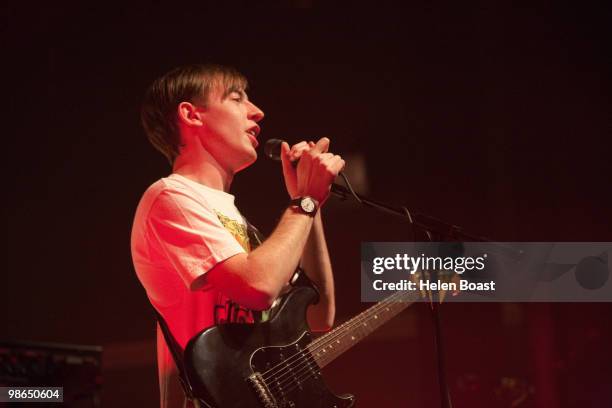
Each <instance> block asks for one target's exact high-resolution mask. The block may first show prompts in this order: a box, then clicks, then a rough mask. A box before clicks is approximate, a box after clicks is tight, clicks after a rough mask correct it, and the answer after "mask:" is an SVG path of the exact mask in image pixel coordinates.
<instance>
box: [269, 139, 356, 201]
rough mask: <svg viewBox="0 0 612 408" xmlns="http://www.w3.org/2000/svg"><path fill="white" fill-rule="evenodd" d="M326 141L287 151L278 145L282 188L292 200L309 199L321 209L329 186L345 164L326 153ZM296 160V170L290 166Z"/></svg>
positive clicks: (286, 146)
mask: <svg viewBox="0 0 612 408" xmlns="http://www.w3.org/2000/svg"><path fill="white" fill-rule="evenodd" d="M328 149H329V139H328V138H326V137H324V138H321V139H319V141H318V142H317V143H316V144H315V143H313V142H308V143H306V142H300V143H297V144H296V145H294V146H293V147H291V148H289V145H288V144H287V143H284V142H283V144H282V145H281V160H282V162H283V174H284V176H285V185H286V186H287V192H288V193H289V196H290V197H291V198H296V197H303V196H310V197H312V198H314V199H315V200H317V201H318V202H319V205H323V203H324V202H325V200H327V198H328V197H329V191H330V186H331V183H332V182H333V181H334V179H335V178H336V176H337V175H338V173H339V172H340V171H341V170H342V169H343V168H344V165H345V163H344V160H342V158H341V157H340V156H338V155H334V154H333V153H330V152H328ZM296 160H299V164H298V166H297V168H294V167H293V165H292V162H294V161H296Z"/></svg>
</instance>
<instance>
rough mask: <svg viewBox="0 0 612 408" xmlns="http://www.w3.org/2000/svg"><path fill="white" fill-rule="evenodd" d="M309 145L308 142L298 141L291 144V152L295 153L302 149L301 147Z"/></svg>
mask: <svg viewBox="0 0 612 408" xmlns="http://www.w3.org/2000/svg"><path fill="white" fill-rule="evenodd" d="M305 146H308V143H306V142H300V143H296V144H294V145H293V146H291V154H293V153H294V152H296V151H298V150H300V149H301V148H303V147H305Z"/></svg>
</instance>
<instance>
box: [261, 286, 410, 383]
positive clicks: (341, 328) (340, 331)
mask: <svg viewBox="0 0 612 408" xmlns="http://www.w3.org/2000/svg"><path fill="white" fill-rule="evenodd" d="M398 293H399V292H396V293H395V294H393V295H391V296H389V297H388V298H386V299H385V300H383V301H382V302H380V303H379V304H377V305H376V306H374V307H372V308H369V309H366V310H364V311H363V312H361V313H359V314H358V315H357V316H355V317H354V318H353V319H350V320H347V321H346V322H344V323H342V324H341V325H340V326H338V327H337V328H336V329H335V330H334V332H335V333H334V335H332V336H331V337H332V338H334V339H335V338H336V337H338V334H344V331H345V330H346V329H347V328H348V326H349V325H351V324H352V323H354V322H355V321H357V320H359V318H360V317H363V316H362V315H365V314H366V313H367V312H369V311H371V310H372V309H374V308H376V307H378V306H381V305H382V304H385V305H386V304H387V303H388V302H387V301H390V300H391V298H393V297H395V296H396V295H397V294H398ZM353 326H354V325H353ZM327 340H328V338H327V336H325V335H324V336H321V337H319V338H318V339H316V340H314V341H312V342H310V343H309V346H315V347H316V346H317V345H318V344H319V343H321V342H322V341H326V342H327V343H330V341H327ZM300 355H301V353H299V352H298V353H295V354H293V355H291V356H290V357H288V358H287V359H286V360H283V361H282V362H280V363H278V364H276V365H275V366H273V367H271V368H269V369H268V370H266V371H264V372H263V373H261V375H262V377H264V378H265V377H266V376H268V375H269V374H270V373H271V372H272V371H275V370H276V369H277V368H279V367H281V368H284V367H285V366H286V365H287V364H292V362H291V360H292V359H294V358H298V357H300Z"/></svg>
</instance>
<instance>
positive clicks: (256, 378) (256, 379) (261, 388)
mask: <svg viewBox="0 0 612 408" xmlns="http://www.w3.org/2000/svg"><path fill="white" fill-rule="evenodd" d="M247 382H248V383H249V384H250V385H251V388H253V391H255V394H256V395H257V399H258V400H259V402H261V404H262V407H264V408H279V406H278V404H277V403H276V400H275V399H274V397H273V396H272V393H271V392H270V390H269V389H268V386H267V385H266V383H265V381H264V380H263V378H262V376H261V374H260V373H253V374H251V375H250V376H249V377H248V378H247Z"/></svg>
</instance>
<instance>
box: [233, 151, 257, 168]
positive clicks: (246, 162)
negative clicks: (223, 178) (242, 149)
mask: <svg viewBox="0 0 612 408" xmlns="http://www.w3.org/2000/svg"><path fill="white" fill-rule="evenodd" d="M255 161H257V151H256V150H255V149H253V153H252V155H251V156H250V157H249V158H246V159H245V160H244V163H243V164H242V165H240V166H239V167H238V170H236V173H238V172H239V171H241V170H244V169H246V168H247V167H249V166H250V165H251V164H253V163H255Z"/></svg>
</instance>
